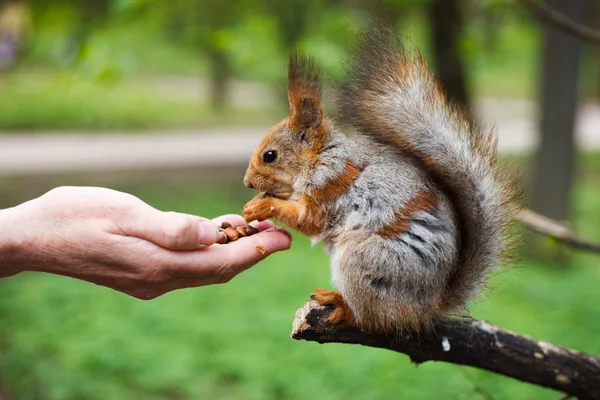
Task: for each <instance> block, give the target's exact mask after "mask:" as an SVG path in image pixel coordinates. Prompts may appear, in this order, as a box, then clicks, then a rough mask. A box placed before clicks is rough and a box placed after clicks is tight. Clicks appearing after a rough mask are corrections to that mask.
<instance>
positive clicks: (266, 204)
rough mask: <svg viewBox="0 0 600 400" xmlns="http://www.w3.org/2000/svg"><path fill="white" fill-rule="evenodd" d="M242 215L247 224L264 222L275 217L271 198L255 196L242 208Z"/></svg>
mask: <svg viewBox="0 0 600 400" xmlns="http://www.w3.org/2000/svg"><path fill="white" fill-rule="evenodd" d="M242 214H243V215H244V218H245V219H246V221H248V222H250V221H264V220H267V219H269V218H273V216H274V215H275V206H274V205H273V201H272V199H271V198H269V197H266V198H264V197H262V196H260V197H259V196H257V197H255V198H254V199H252V200H250V201H249V202H248V203H247V204H246V205H245V206H244V208H243V210H242Z"/></svg>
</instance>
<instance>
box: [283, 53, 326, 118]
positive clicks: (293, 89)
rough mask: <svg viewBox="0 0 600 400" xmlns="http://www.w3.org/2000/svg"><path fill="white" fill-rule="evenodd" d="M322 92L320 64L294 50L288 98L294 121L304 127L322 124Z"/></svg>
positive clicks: (289, 73) (289, 71)
mask: <svg viewBox="0 0 600 400" xmlns="http://www.w3.org/2000/svg"><path fill="white" fill-rule="evenodd" d="M322 92H323V85H322V82H321V77H320V71H319V68H318V66H317V65H316V64H315V63H314V61H313V60H312V59H310V58H308V57H305V56H302V55H301V54H299V53H298V52H293V53H292V54H291V55H290V62H289V66H288V99H289V101H290V116H291V118H292V122H293V123H295V124H297V125H299V127H303V128H305V127H310V128H316V127H318V126H319V125H320V124H321V120H322V118H323V109H322V107H321V94H322Z"/></svg>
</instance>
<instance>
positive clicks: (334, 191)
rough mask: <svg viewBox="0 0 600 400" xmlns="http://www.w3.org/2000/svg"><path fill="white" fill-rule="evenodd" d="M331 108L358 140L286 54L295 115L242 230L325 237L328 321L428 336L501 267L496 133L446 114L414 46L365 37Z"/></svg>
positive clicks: (273, 143) (306, 68)
mask: <svg viewBox="0 0 600 400" xmlns="http://www.w3.org/2000/svg"><path fill="white" fill-rule="evenodd" d="M347 69H348V71H347V73H348V77H349V79H348V80H347V81H346V82H345V83H342V84H341V87H340V90H339V93H340V95H339V96H338V97H339V99H338V100H337V101H336V104H337V107H338V108H339V110H338V111H339V115H340V116H341V118H342V120H344V121H346V122H348V123H349V124H351V125H352V126H353V127H354V128H356V131H357V132H358V134H359V135H358V137H357V138H351V137H347V136H345V135H344V134H342V133H341V132H340V131H338V130H337V129H336V128H335V127H334V125H333V122H332V120H331V119H329V118H327V117H326V116H325V114H324V108H323V105H322V87H323V83H322V79H321V76H320V71H319V68H318V67H317V66H316V64H315V63H314V62H313V61H312V59H310V58H307V57H304V56H301V55H299V54H298V53H297V52H295V53H292V55H291V56H290V60H289V66H288V98H289V103H290V111H289V114H288V115H287V117H286V118H285V119H284V120H283V121H281V122H280V123H279V124H277V125H275V126H274V127H273V128H272V129H271V130H270V132H269V133H268V134H267V135H266V136H265V137H264V139H263V140H262V142H261V143H260V144H259V145H258V147H257V148H256V150H255V151H254V153H253V155H252V157H251V159H250V163H249V166H248V169H247V172H246V174H245V177H244V184H245V185H246V186H247V187H248V188H253V189H256V190H258V191H259V192H261V193H260V194H258V195H257V196H256V197H254V198H253V199H252V200H251V201H249V202H248V203H247V204H246V205H245V206H244V208H243V214H244V217H245V218H246V220H247V221H253V220H265V219H269V218H274V219H276V220H279V221H280V222H282V223H284V224H286V225H288V226H289V227H291V228H293V229H295V230H297V231H299V232H301V233H303V234H305V235H308V236H309V237H310V238H311V240H312V242H313V244H314V243H317V242H319V241H322V242H323V244H324V248H325V250H326V252H327V253H328V255H329V258H330V262H331V275H332V283H333V285H334V286H335V287H336V288H337V290H338V291H337V292H334V291H329V290H325V289H317V290H316V291H315V292H314V293H313V295H312V298H313V299H314V300H316V301H317V302H318V303H320V304H321V305H325V306H332V307H333V311H332V312H331V313H330V315H329V320H328V322H330V323H334V324H337V323H345V324H350V325H355V326H357V327H358V328H360V329H362V330H365V331H371V332H397V331H399V330H413V331H422V330H427V329H430V328H432V326H433V323H434V321H436V320H438V319H441V318H444V317H448V316H451V315H458V312H464V311H466V303H467V300H469V299H471V298H472V297H473V296H475V295H476V294H478V293H479V292H480V291H481V289H482V288H484V287H485V285H486V280H487V277H488V275H489V272H490V271H492V270H495V269H496V268H497V267H498V266H499V265H500V263H501V262H502V260H503V256H504V255H505V253H506V250H507V248H508V243H509V240H508V239H509V237H510V235H509V228H510V225H509V223H510V222H511V221H512V220H513V218H512V217H513V215H514V211H516V206H515V204H516V202H515V200H516V197H517V195H516V194H515V190H514V189H513V188H514V186H513V185H512V182H508V181H505V178H506V176H504V175H503V173H502V172H501V169H500V168H499V166H498V162H497V157H496V147H497V135H496V132H495V131H494V130H493V129H488V130H484V129H482V128H480V127H478V126H475V125H474V124H473V123H472V122H471V120H470V119H469V117H468V116H467V115H466V113H464V112H462V110H460V109H459V108H458V107H457V106H454V105H452V104H451V103H450V102H449V101H448V100H447V99H446V97H445V94H444V93H443V91H442V89H441V87H440V85H439V84H438V83H437V81H436V80H435V78H434V77H433V75H432V73H431V72H430V71H429V69H428V66H427V63H426V61H425V59H424V57H423V56H422V55H421V53H419V52H418V51H417V50H407V49H406V48H405V47H404V46H403V45H402V44H401V43H400V40H399V39H398V38H397V37H396V36H395V35H394V34H393V33H392V32H391V31H388V30H384V29H371V30H369V31H367V32H366V33H363V35H362V38H361V39H360V40H359V45H358V46H357V50H355V54H354V55H353V56H352V57H351V60H350V62H349V67H348V68H347Z"/></svg>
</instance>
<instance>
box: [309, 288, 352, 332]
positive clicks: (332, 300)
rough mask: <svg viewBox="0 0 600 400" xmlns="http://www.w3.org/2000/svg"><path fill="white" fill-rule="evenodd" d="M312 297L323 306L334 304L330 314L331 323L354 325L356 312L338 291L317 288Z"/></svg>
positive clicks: (328, 320) (329, 320)
mask: <svg viewBox="0 0 600 400" xmlns="http://www.w3.org/2000/svg"><path fill="white" fill-rule="evenodd" d="M310 298H311V299H313V300H315V301H316V302H317V303H319V304H320V305H322V306H333V307H334V308H333V311H331V314H329V317H328V318H327V322H329V323H330V324H341V323H345V324H348V325H354V321H355V320H354V313H353V312H352V310H351V309H350V306H349V305H348V303H346V300H344V298H343V297H342V295H341V294H339V293H338V292H332V291H331V290H326V289H316V290H315V291H314V292H313V294H312V296H310Z"/></svg>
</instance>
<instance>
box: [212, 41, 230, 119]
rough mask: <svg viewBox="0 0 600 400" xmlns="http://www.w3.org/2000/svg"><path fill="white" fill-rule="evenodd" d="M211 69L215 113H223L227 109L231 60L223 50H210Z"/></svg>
mask: <svg viewBox="0 0 600 400" xmlns="http://www.w3.org/2000/svg"><path fill="white" fill-rule="evenodd" d="M208 53H209V54H208V55H209V60H210V69H211V80H210V100H211V104H212V107H213V109H214V111H216V112H221V111H223V110H225V108H226V107H227V101H228V97H229V96H228V89H229V88H228V81H229V59H228V58H227V54H226V53H225V52H224V51H221V50H215V49H213V50H209V52H208Z"/></svg>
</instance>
